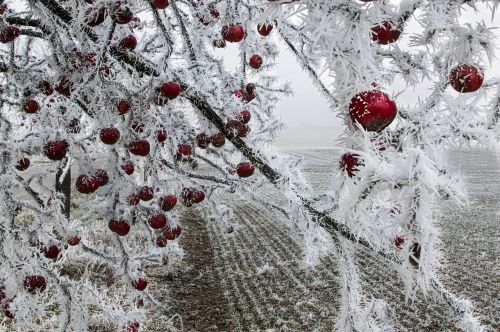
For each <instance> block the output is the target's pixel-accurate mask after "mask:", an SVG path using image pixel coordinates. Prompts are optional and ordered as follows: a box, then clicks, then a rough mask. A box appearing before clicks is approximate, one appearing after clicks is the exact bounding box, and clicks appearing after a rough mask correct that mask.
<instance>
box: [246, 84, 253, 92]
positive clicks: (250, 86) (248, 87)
mask: <svg viewBox="0 0 500 332" xmlns="http://www.w3.org/2000/svg"><path fill="white" fill-rule="evenodd" d="M245 90H246V91H247V93H254V92H255V84H254V83H248V84H247V85H246V86H245Z"/></svg>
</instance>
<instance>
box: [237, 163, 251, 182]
mask: <svg viewBox="0 0 500 332" xmlns="http://www.w3.org/2000/svg"><path fill="white" fill-rule="evenodd" d="M254 171H255V167H254V166H253V165H252V164H251V163H250V162H242V163H239V164H238V166H236V173H237V174H238V176H239V177H241V178H247V177H250V176H252V175H253V173H254Z"/></svg>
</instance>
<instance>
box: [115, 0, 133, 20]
mask: <svg viewBox="0 0 500 332" xmlns="http://www.w3.org/2000/svg"><path fill="white" fill-rule="evenodd" d="M111 18H112V19H113V20H114V21H115V22H116V24H128V23H130V22H131V21H132V18H134V13H132V11H131V10H130V8H128V7H127V6H125V5H123V4H122V3H121V2H120V1H118V2H116V3H115V5H114V7H113V10H112V12H111Z"/></svg>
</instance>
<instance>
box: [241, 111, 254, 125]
mask: <svg viewBox="0 0 500 332" xmlns="http://www.w3.org/2000/svg"><path fill="white" fill-rule="evenodd" d="M251 117H252V114H251V113H250V112H249V111H247V110H243V111H241V112H240V115H239V117H238V120H239V121H240V122H241V123H248V122H250V119H251Z"/></svg>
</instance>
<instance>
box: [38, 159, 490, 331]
mask: <svg viewBox="0 0 500 332" xmlns="http://www.w3.org/2000/svg"><path fill="white" fill-rule="evenodd" d="M292 153H294V154H299V155H302V156H304V157H305V160H306V163H305V167H304V172H305V174H306V177H307V178H308V180H310V182H311V184H312V185H313V186H314V187H315V188H316V189H317V190H318V192H323V191H325V190H328V187H329V184H328V182H327V181H328V179H330V178H331V174H332V172H333V171H335V170H336V168H337V167H338V166H337V160H338V153H337V152H336V151H331V150H313V151H309V150H300V151H293V152H292ZM450 158H451V165H453V168H454V169H455V170H458V171H460V172H462V173H463V175H464V176H465V178H466V182H467V187H468V190H469V193H470V206H469V208H465V209H460V208H457V207H456V206H455V205H452V204H451V202H445V203H443V204H442V205H441V206H440V207H439V209H438V213H437V214H436V219H437V220H438V223H439V225H440V227H441V229H442V233H443V237H442V238H443V247H444V253H445V258H446V262H444V263H445V264H444V268H443V270H442V279H443V282H444V283H445V285H446V286H447V287H449V288H450V289H451V290H453V291H454V292H455V293H457V294H460V295H464V296H466V297H468V298H469V299H471V300H473V301H474V303H475V305H476V308H477V311H478V312H479V314H480V315H481V319H482V321H483V323H484V324H485V325H486V326H487V327H488V328H489V330H490V331H500V320H499V312H500V303H499V296H498V293H499V286H498V285H500V275H499V268H498V267H499V266H500V265H499V254H498V253H499V249H500V227H499V222H500V202H499V195H500V161H499V159H498V158H496V157H494V156H492V155H491V154H489V153H486V152H483V151H479V152H474V151H470V152H457V151H454V152H452V153H450ZM74 174H77V171H76V170H75V172H74V173H73V175H74ZM47 181H52V179H47ZM270 195H271V196H270V197H267V198H268V199H270V200H273V201H279V199H280V198H279V194H277V193H274V194H272V193H271V194H270ZM76 196H78V195H76ZM77 198H78V197H75V201H78V200H77ZM213 199H217V200H220V201H224V202H225V203H226V204H229V205H231V206H232V207H233V208H234V210H235V211H236V213H235V215H234V218H233V220H232V223H234V225H235V227H234V231H233V232H230V233H229V232H228V228H227V226H224V225H222V224H221V223H218V222H216V221H210V218H209V216H208V211H207V210H205V209H204V208H203V206H204V204H201V205H199V206H198V207H197V208H195V207H193V208H190V209H187V208H182V207H179V211H180V213H181V214H182V216H183V220H182V223H183V227H184V232H183V235H182V236H181V237H180V241H181V245H182V246H183V247H184V250H185V253H186V256H185V259H184V261H182V263H181V264H180V265H178V266H177V265H175V267H174V268H169V269H168V271H169V272H168V273H166V272H165V269H164V268H163V267H151V268H149V269H148V274H149V279H150V281H151V288H150V290H151V291H152V293H153V294H154V295H155V296H156V297H157V298H159V299H160V301H162V302H164V307H163V309H162V310H158V309H155V311H154V312H152V313H151V315H150V316H149V318H150V320H149V322H148V324H146V326H145V330H146V331H169V330H173V329H172V328H171V327H172V325H173V326H175V328H176V329H177V330H180V329H183V330H184V331H256V330H261V331H264V330H267V331H332V330H333V325H334V322H335V318H336V314H337V309H338V305H339V303H338V300H339V294H338V291H339V285H338V281H337V278H338V272H337V268H336V262H335V259H334V258H333V257H327V258H325V259H323V261H322V262H321V264H320V265H319V266H318V267H317V269H315V270H304V269H302V268H301V251H300V250H299V246H298V245H297V243H296V242H295V237H294V236H293V231H291V230H290V229H289V228H287V226H286V224H284V223H282V222H276V220H274V219H273V218H272V217H270V216H269V214H268V213H267V212H266V211H262V210H260V209H259V208H257V207H256V206H255V205H254V204H253V203H252V202H249V201H244V200H238V199H234V196H232V197H227V196H226V197H223V196H215V197H213ZM76 203H77V202H76ZM73 208H75V213H76V210H77V209H78V204H76V205H75V206H74V207H73ZM357 256H358V261H359V266H360V270H361V271H362V282H363V284H364V289H365V290H368V291H370V293H371V294H372V295H373V296H374V297H377V298H382V299H385V300H386V301H387V302H388V303H389V304H391V305H392V308H393V310H394V318H395V322H396V326H397V330H398V331H431V332H432V331H455V328H454V325H453V323H452V322H447V321H446V319H445V315H446V312H445V311H444V310H445V306H443V305H442V304H440V303H428V302H426V301H424V300H423V299H422V298H419V299H418V300H417V301H416V302H415V303H414V304H412V305H404V304H403V303H404V301H403V295H402V292H401V288H402V286H401V283H400V282H399V281H398V279H397V277H396V275H395V273H394V272H393V269H392V268H391V267H390V266H389V265H388V264H387V263H386V262H383V261H379V260H378V259H377V258H375V257H373V256H372V255H371V254H370V253H369V252H366V251H364V250H363V249H359V250H358V252H357ZM95 330H96V331H103V329H101V328H96V329H95ZM111 330H112V329H111ZM111 330H110V331H111Z"/></svg>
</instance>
